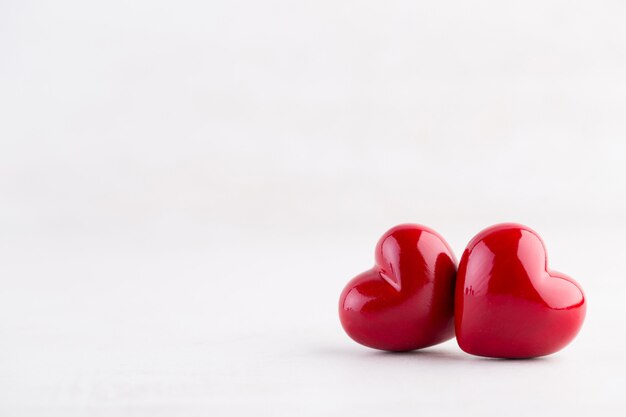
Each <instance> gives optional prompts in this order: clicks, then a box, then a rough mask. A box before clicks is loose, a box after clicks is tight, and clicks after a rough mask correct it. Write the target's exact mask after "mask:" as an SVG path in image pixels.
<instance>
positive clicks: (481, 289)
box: [455, 223, 586, 358]
mask: <svg viewBox="0 0 626 417" xmlns="http://www.w3.org/2000/svg"><path fill="white" fill-rule="evenodd" d="M585 310H586V304H585V296H584V294H583V291H582V289H581V287H580V286H579V285H578V284H577V283H576V282H575V281H574V280H573V279H571V278H569V277H567V276H565V275H563V274H561V273H558V272H554V271H550V270H549V269H548V264H547V258H546V250H545V246H544V244H543V241H542V240H541V238H540V237H539V235H537V233H535V232H534V231H533V230H531V229H529V228H528V227H526V226H522V225H519V224H513V223H507V224H500V225H496V226H492V227H489V228H487V229H485V230H483V231H482V232H480V233H479V234H478V235H476V236H475V237H474V238H473V239H472V240H471V241H470V243H469V244H468V245H467V248H466V249H465V252H464V253H463V256H462V257H461V262H460V264H459V271H458V274H457V281H456V292H455V327H456V337H457V341H458V343H459V346H460V347H461V349H463V350H464V351H465V352H467V353H471V354H473V355H479V356H488V357H495V358H529V357H535V356H543V355H549V354H551V353H554V352H556V351H558V350H560V349H562V348H563V347H565V346H566V345H567V344H568V343H569V342H571V341H572V340H573V339H574V337H575V336H576V334H577V333H578V331H579V330H580V327H581V326H582V323H583V320H584V318H585Z"/></svg>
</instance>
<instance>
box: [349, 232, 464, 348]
mask: <svg viewBox="0 0 626 417" xmlns="http://www.w3.org/2000/svg"><path fill="white" fill-rule="evenodd" d="M375 257H376V264H375V266H374V267H373V268H372V269H370V270H369V271H366V272H363V273H362V274H360V275H358V276H357V277H356V278H354V279H353V280H352V281H350V282H349V283H348V285H346V287H345V288H344V290H343V292H342V293H341V297H340V300H339V318H340V320H341V324H342V326H343V328H344V330H345V331H346V333H348V335H349V336H350V337H351V338H352V339H354V340H355V341H357V342H358V343H361V344H362V345H365V346H369V347H371V348H375V349H382V350H391V351H406V350H413V349H420V348H424V347H427V346H432V345H435V344H437V343H441V342H443V341H445V340H448V339H450V338H452V337H453V336H454V318H453V315H454V279H455V274H456V259H455V257H454V255H453V254H452V250H451V249H450V247H449V246H448V244H447V243H446V242H445V241H444V240H443V238H442V237H441V236H440V235H439V234H438V233H437V232H435V231H433V230H431V229H429V228H427V227H424V226H419V225H412V224H406V225H400V226H396V227H394V228H392V229H391V230H389V231H388V232H387V233H385V234H384V235H383V236H382V237H381V238H380V240H379V241H378V244H377V245H376V254H375Z"/></svg>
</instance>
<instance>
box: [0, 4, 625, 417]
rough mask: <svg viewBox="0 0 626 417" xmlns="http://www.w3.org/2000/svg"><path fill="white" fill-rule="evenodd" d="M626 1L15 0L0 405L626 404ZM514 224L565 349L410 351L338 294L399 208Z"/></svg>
mask: <svg viewBox="0 0 626 417" xmlns="http://www.w3.org/2000/svg"><path fill="white" fill-rule="evenodd" d="M625 22H626V5H625V4H624V2H623V1H619V0H615V1H595V0H594V1H580V2H569V1H550V0H548V1H545V0H542V1H526V2H521V1H516V2H508V1H443V2H436V1H428V2H426V1H391V2H383V1H379V2H371V1H345V2H342V1H339V2H338V1H325V0H321V1H315V2H304V1H299V2H298V1H252V0H248V1H246V0H240V1H208V2H200V1H198V2H187V1H180V2H159V1H133V2H128V1H108V2H84V1H75V2H70V1H55V2H51V1H50V2H29V1H17V0H16V1H9V0H4V1H2V2H1V3H0V415H2V416H3V417H13V416H35V415H37V416H40V415H41V416H81V417H82V416H151V417H155V416H183V415H191V416H231V415H260V416H322V415H337V416H340V415H341V416H351V415H355V416H370V415H371V416H381V415H402V416H416V415H424V416H434V415H449V416H460V415H468V416H474V415H476V416H481V417H484V416H502V415H507V416H511V415H531V414H532V415H552V416H557V415H567V416H577V415H581V416H582V415H602V416H618V415H620V416H623V415H624V413H625V412H626V411H625V410H626V399H625V397H624V396H625V391H626V376H625V375H626V362H625V359H624V352H625V351H626V337H625V336H624V322H625V321H624V320H625V319H626V316H625V313H624V301H623V297H624V293H625V291H626V279H625V276H624V260H625V259H626V258H625V255H624V254H625V247H624V234H626V168H625V167H626V24H625ZM502 221H517V222H521V223H524V224H527V225H529V226H531V227H533V228H534V229H535V230H537V231H538V232H539V233H540V234H541V235H542V237H543V238H544V240H545V242H546V244H547V247H548V250H549V255H550V262H551V266H552V267H553V268H554V269H556V270H560V271H562V272H565V273H568V274H569V275H571V276H573V277H574V278H576V279H577V280H578V281H579V282H580V283H581V284H582V285H583V287H584V288H585V290H586V292H587V297H588V302H589V308H588V316H587V321H586V323H585V325H584V327H583V330H582V332H581V333H580V335H579V337H578V338H577V339H576V340H575V341H574V342H573V343H572V344H571V345H570V346H569V347H567V348H566V349H565V350H563V351H562V352H560V353H557V354H555V355H552V356H550V357H547V358H543V359H537V360H530V361H502V360H488V359H480V358H475V357H471V356H469V355H466V354H464V353H463V352H461V351H460V350H459V349H458V347H457V346H456V343H455V342H454V341H450V342H448V343H445V344H443V345H440V346H436V347H433V348H431V349H427V350H425V351H423V352H415V353H409V354H402V355H398V354H386V353H380V352H375V351H372V350H368V349H366V348H363V347H361V346H359V345H357V344H355V343H354V342H352V341H351V340H350V339H349V338H348V337H347V336H346V335H344V334H343V332H342V330H341V328H340V326H339V321H338V318H337V312H336V308H337V299H338V296H339V292H340V291H341V289H342V287H343V285H344V284H345V283H346V282H347V281H348V279H350V278H351V277H352V276H354V275H356V274H357V273H359V272H361V271H362V270H365V269H367V268H369V267H370V266H371V265H372V263H373V249H374V245H375V243H376V241H377V239H378V237H379V236H380V235H381V234H382V233H383V232H384V231H385V230H386V229H387V228H389V227H391V226H393V225H394V224H397V223H403V222H416V223H422V224H426V225H429V226H430V227H432V228H434V229H436V230H437V231H439V232H440V233H441V234H442V235H443V236H445V237H446V239H447V240H448V241H449V243H450V244H451V245H452V247H453V248H454V250H455V252H456V254H457V256H459V255H460V254H461V253H462V251H463V248H464V245H465V244H466V243H467V242H468V241H469V239H470V238H471V237H472V236H473V235H474V234H475V233H477V232H479V231H480V230H481V229H482V228H484V227H486V226H489V225H491V224H494V223H498V222H502Z"/></svg>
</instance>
